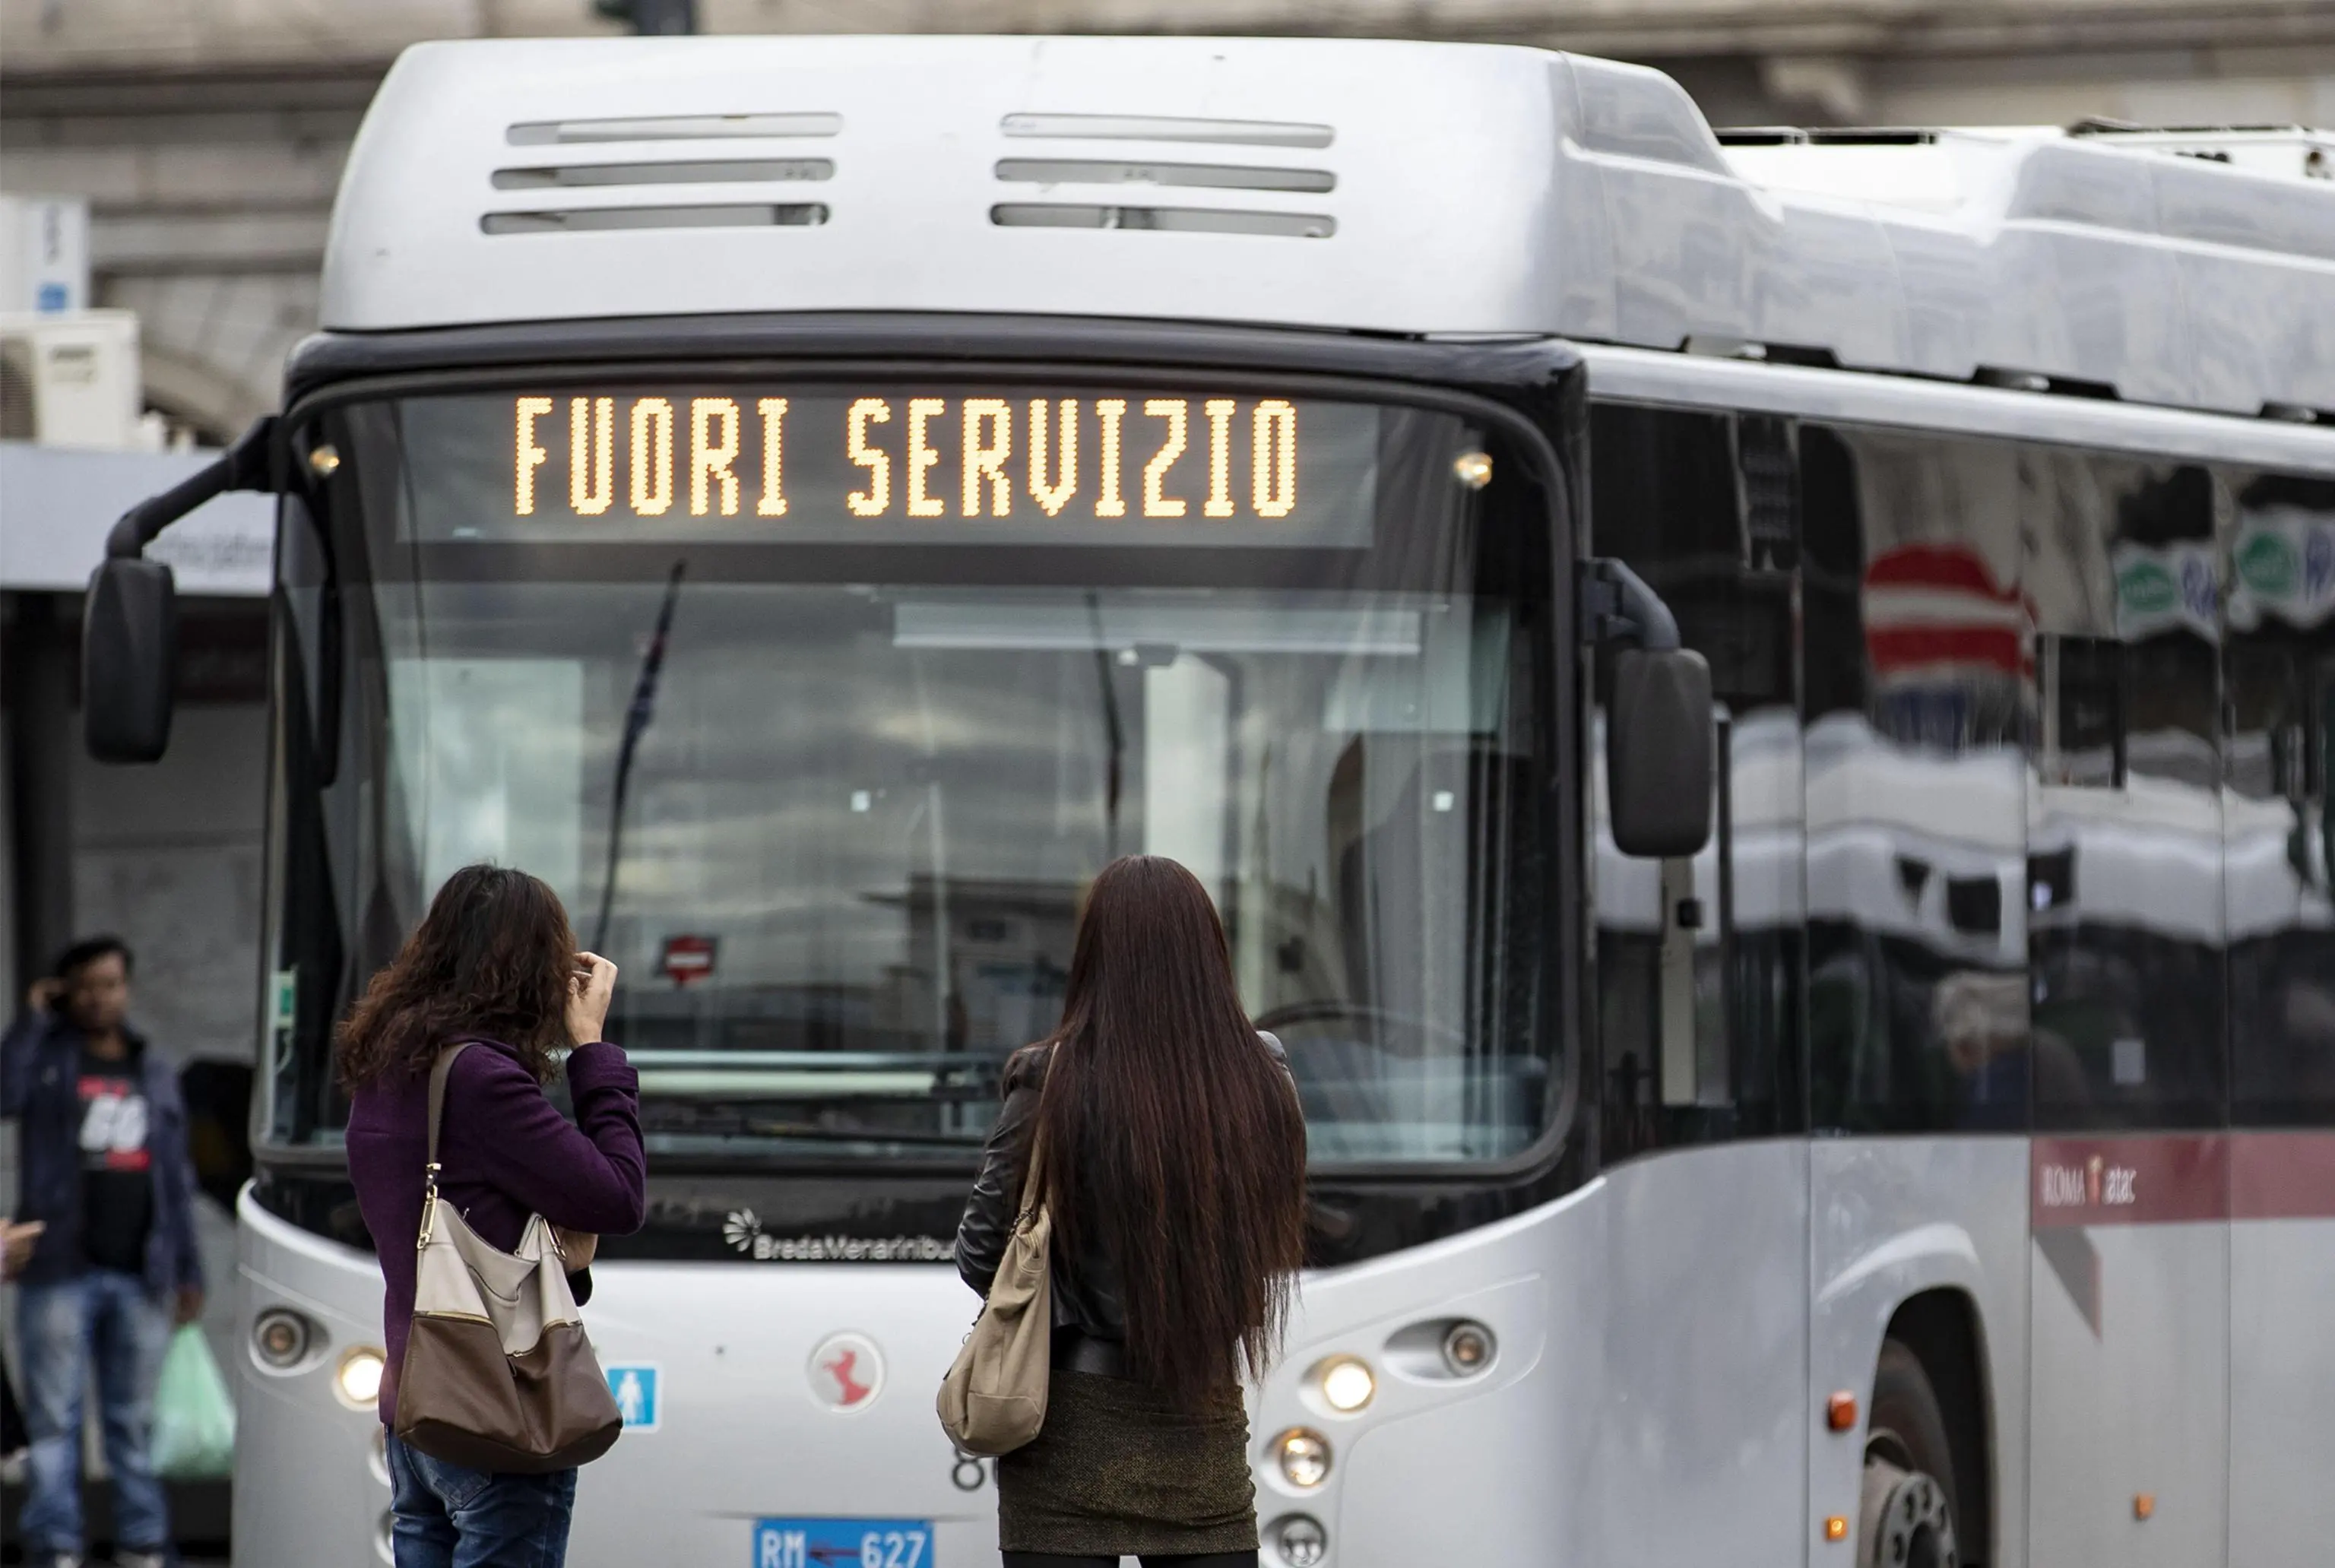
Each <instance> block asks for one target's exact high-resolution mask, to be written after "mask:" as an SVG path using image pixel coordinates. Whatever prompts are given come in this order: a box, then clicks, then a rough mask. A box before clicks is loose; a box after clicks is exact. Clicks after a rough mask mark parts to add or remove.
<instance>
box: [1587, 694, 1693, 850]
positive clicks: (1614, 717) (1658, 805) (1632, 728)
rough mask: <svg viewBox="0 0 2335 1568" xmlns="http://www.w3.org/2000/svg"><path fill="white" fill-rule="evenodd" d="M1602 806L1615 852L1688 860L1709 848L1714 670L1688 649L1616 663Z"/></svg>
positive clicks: (1608, 710)
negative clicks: (1712, 686)
mask: <svg viewBox="0 0 2335 1568" xmlns="http://www.w3.org/2000/svg"><path fill="white" fill-rule="evenodd" d="M1605 715H1606V717H1605V799H1606V804H1607V809H1608V811H1609V813H1610V814H1611V817H1612V823H1613V846H1614V847H1615V848H1617V849H1619V850H1621V852H1622V853H1623V854H1624V855H1631V856H1636V857H1642V858H1644V859H1649V860H1671V859H1683V858H1686V857H1691V856H1693V855H1696V854H1698V853H1700V850H1701V849H1702V847H1703V846H1704V845H1705V844H1707V843H1709V842H1710V798H1711V786H1712V784H1713V782H1714V779H1713V775H1712V771H1711V769H1712V759H1713V756H1714V752H1715V748H1714V747H1713V745H1712V743H1711V719H1710V665H1709V664H1707V663H1703V658H1702V655H1701V654H1700V653H1694V652H1692V651H1691V650H1690V649H1684V648H1671V649H1666V650H1663V651H1662V652H1656V653H1650V652H1648V651H1646V650H1644V649H1641V648H1630V649H1625V650H1623V651H1622V652H1621V653H1616V654H1615V655H1614V658H1613V701H1612V702H1611V703H1610V704H1609V705H1608V706H1607V708H1606V710H1605Z"/></svg>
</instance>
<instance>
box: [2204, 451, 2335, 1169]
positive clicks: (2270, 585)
mask: <svg viewBox="0 0 2335 1568" xmlns="http://www.w3.org/2000/svg"><path fill="white" fill-rule="evenodd" d="M2221 479H2222V482H2223V492H2222V498H2223V505H2222V506H2221V508H2219V510H2220V514H2221V517H2220V520H2221V525H2222V542H2223V545H2224V557H2225V559H2226V560H2228V561H2229V562H2230V563H2231V566H2232V568H2233V570H2232V573H2231V578H2230V590H2229V601H2228V617H2227V619H2228V625H2227V631H2226V633H2225V637H2226V643H2225V646H2224V660H2223V681H2224V707H2223V711H2224V713H2225V714H2226V716H2227V729H2226V732H2225V734H2224V742H2223V743H2224V748H2225V751H2226V755H2227V758H2228V783H2229V793H2228V795H2227V796H2226V797H2225V800H2224V818H2223V843H2224V850H2225V854H2224V873H2223V874H2224V877H2225V878H2226V879H2227V881H2226V891H2225V898H2226V902H2227V906H2228V909H2229V912H2230V929H2229V944H2230V949H2229V951H2230V1066H2231V1084H2230V1100H2231V1105H2230V1113H2231V1120H2232V1121H2233V1122H2234V1123H2235V1124H2236V1125H2238V1126H2240V1127H2330V1126H2335V818H2330V805H2329V802H2330V799H2335V796H2331V795H2330V789H2329V788H2328V770H2329V761H2330V731H2335V483H2330V481H2328V480H2325V479H2295V478H2291V477H2289V476H2286V475H2282V474H2256V473H2245V472H2237V473H2229V474H2224V475H2223V476H2221Z"/></svg>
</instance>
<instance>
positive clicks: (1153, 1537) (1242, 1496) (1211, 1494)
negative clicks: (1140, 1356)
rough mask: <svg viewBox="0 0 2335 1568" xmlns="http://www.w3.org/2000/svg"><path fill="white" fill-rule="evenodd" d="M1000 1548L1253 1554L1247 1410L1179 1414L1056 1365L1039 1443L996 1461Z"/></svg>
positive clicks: (1145, 1393)
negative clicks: (1044, 1423)
mask: <svg viewBox="0 0 2335 1568" xmlns="http://www.w3.org/2000/svg"><path fill="white" fill-rule="evenodd" d="M997 1535H998V1542H997V1544H998V1548H999V1550H1001V1551H1005V1552H1051V1553H1061V1555H1064V1556H1071V1557H1075V1556H1082V1555H1085V1556H1101V1557H1109V1556H1112V1555H1118V1556H1133V1555H1136V1554H1138V1553H1146V1552H1153V1553H1166V1554H1170V1555H1173V1554H1177V1553H1191V1554H1194V1555H1197V1554H1200V1553H1211V1552H1253V1551H1255V1550H1256V1489H1255V1485H1254V1484H1253V1483H1252V1482H1251V1480H1250V1478H1249V1469H1248V1412H1247V1410H1246V1409H1245V1408H1243V1406H1242V1404H1241V1399H1240V1396H1239V1395H1238V1394H1236V1393H1230V1392H1228V1393H1226V1394H1225V1395H1224V1396H1222V1397H1221V1398H1220V1399H1216V1400H1214V1401H1212V1402H1211V1403H1210V1404H1209V1406H1208V1407H1207V1408H1206V1409H1204V1410H1201V1411H1197V1412H1190V1411H1180V1410H1177V1409H1176V1408H1174V1407H1172V1406H1170V1405H1169V1404H1168V1402H1167V1401H1166V1400H1164V1399H1161V1398H1160V1397H1159V1396H1158V1395H1157V1394H1155V1393H1153V1392H1152V1391H1151V1390H1150V1389H1147V1388H1145V1387H1143V1386H1142V1385H1141V1384H1139V1383H1134V1382H1130V1381H1129V1380H1127V1379H1123V1378H1101V1377H1097V1376H1095V1375H1094V1374H1092V1373H1090V1372H1072V1371H1068V1370H1064V1369H1062V1368H1060V1367H1057V1368H1055V1369H1054V1370H1053V1372H1052V1374H1051V1386H1050V1388H1049V1389H1048V1391H1047V1396H1046V1425H1045V1427H1044V1428H1043V1429H1042V1430H1041V1431H1040V1432H1039V1434H1038V1436H1037V1437H1036V1439H1035V1440H1034V1441H1032V1442H1031V1443H1029V1444H1028V1445H1026V1446H1024V1447H1020V1448H1016V1449H1014V1450H1013V1452H1012V1453H1010V1454H1008V1455H1006V1456H1005V1457H1003V1458H1001V1459H1000V1460H998V1461H997Z"/></svg>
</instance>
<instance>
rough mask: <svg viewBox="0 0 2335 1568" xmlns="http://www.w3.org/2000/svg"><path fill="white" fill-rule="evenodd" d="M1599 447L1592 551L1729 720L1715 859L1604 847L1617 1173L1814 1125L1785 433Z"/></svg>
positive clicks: (1662, 434) (1760, 423)
mask: <svg viewBox="0 0 2335 1568" xmlns="http://www.w3.org/2000/svg"><path fill="white" fill-rule="evenodd" d="M1590 432H1591V433H1590V440H1591V443H1592V453H1593V458H1592V462H1591V465H1590V469H1591V474H1592V476H1593V480H1594V486H1595V497H1594V515H1595V518H1596V537H1595V549H1596V551H1597V553H1598V554H1600V555H1605V556H1613V557H1619V558H1621V559H1622V560H1623V561H1625V562H1627V563H1628V564H1629V565H1630V566H1631V567H1632V568H1633V569H1634V570H1635V571H1637V572H1638V573H1639V575H1640V576H1643V577H1644V578H1645V580H1646V581H1647V583H1648V584H1649V585H1650V586H1652V588H1653V589H1654V591H1655V592H1656V593H1658V594H1660V595H1662V599H1663V601H1664V602H1665V603H1666V604H1668V605H1670V606H1671V610H1672V611H1673V613H1675V614H1676V615H1677V616H1678V620H1679V629H1680V635H1681V638H1682V639H1683V641H1684V642H1685V644H1686V645H1687V646H1688V647H1690V648H1692V649H1695V650H1696V651H1698V652H1700V653H1702V654H1703V655H1704V656H1705V657H1706V658H1707V659H1708V660H1709V661H1710V671H1711V680H1712V694H1713V696H1714V697H1715V698H1716V699H1717V701H1718V703H1719V705H1720V712H1719V713H1718V715H1717V720H1718V747H1719V749H1718V760H1719V769H1718V771H1719V779H1718V790H1719V796H1718V799H1717V800H1716V802H1715V803H1714V804H1715V806H1716V810H1715V811H1714V813H1713V824H1714V830H1713V833H1712V837H1711V841H1710V844H1709V845H1708V846H1707V847H1705V848H1704V850H1703V851H1702V853H1701V854H1700V855H1698V856H1697V857H1694V858H1693V859H1691V860H1674V861H1649V860H1639V859H1631V858H1626V857H1623V856H1621V855H1620V854H1618V853H1617V852H1616V851H1615V850H1614V848H1613V841H1612V839H1611V837H1606V836H1604V835H1603V833H1602V831H1601V836H1600V840H1599V845H1598V865H1597V911H1598V914H1597V921H1598V924H1597V963H1598V1018H1599V1037H1600V1046H1601V1050H1602V1052H1603V1072H1604V1127H1603V1149H1604V1151H1605V1155H1606V1157H1608V1158H1619V1157H1626V1156H1628V1155H1632V1154H1635V1153H1640V1152H1642V1151H1644V1150H1647V1149H1650V1148H1654V1147H1663V1146H1667V1145H1671V1144H1680V1143H1695V1142H1702V1141H1707V1140H1712V1139H1721V1138H1731V1137H1764V1136H1769V1135H1772V1134H1775V1133H1778V1132H1784V1131H1788V1130H1791V1129H1794V1128H1797V1127H1799V1126H1800V1125H1802V1124H1801V1116H1802V1102H1803V1096H1802V1093H1801V1089H1800V1078H1799V1072H1800V1053H1799V1049H1798V1041H1799V1015H1800V969H1801V951H1800V949H1801V891H1800V890H1801V859H1802V848H1803V846H1802V841H1801V833H1800V813H1801V740H1800V729H1799V724H1798V721H1797V715H1796V714H1795V713H1794V711H1793V692H1794V690H1795V686H1796V683H1797V674H1798V671H1797V647H1796V645H1795V643H1796V639H1795V636H1794V624H1793V621H1794V617H1793V597H1794V593H1793V590H1794V586H1795V578H1796V574H1797V565H1798V560H1797V551H1798V546H1797V539H1796V537H1795V534H1796V530H1795V528H1794V516H1793V514H1794V498H1793V492H1792V484H1791V475H1792V465H1793V454H1792V436H1791V430H1790V427H1789V426H1788V424H1787V423H1786V422H1785V421H1780V420H1774V419H1767V418H1762V417H1759V416H1753V415H1712V414H1693V413H1683V412H1675V411H1657V410H1652V409H1637V408H1628V407H1600V408H1594V409H1593V410H1592V412H1591V421H1590ZM1597 777H1598V779H1599V781H1600V782H1601V783H1602V780H1603V774H1602V769H1601V770H1600V771H1599V772H1598V774H1597Z"/></svg>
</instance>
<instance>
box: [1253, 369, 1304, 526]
mask: <svg viewBox="0 0 2335 1568" xmlns="http://www.w3.org/2000/svg"><path fill="white" fill-rule="evenodd" d="M1255 432H1256V439H1255V452H1254V453H1253V455H1252V459H1251V460H1252V461H1253V463H1254V464H1255V487H1254V493H1253V495H1252V499H1253V500H1254V501H1255V504H1256V515H1257V516H1258V517H1260V518H1285V517H1287V516H1288V515H1289V514H1290V513H1292V512H1293V511H1295V510H1296V509H1297V410H1296V409H1295V408H1294V407H1293V406H1292V405H1291V404H1289V403H1286V402H1283V401H1282V400H1281V399H1279V398H1266V399H1265V400H1264V402H1260V403H1258V404H1257V405H1256V417H1255Z"/></svg>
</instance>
